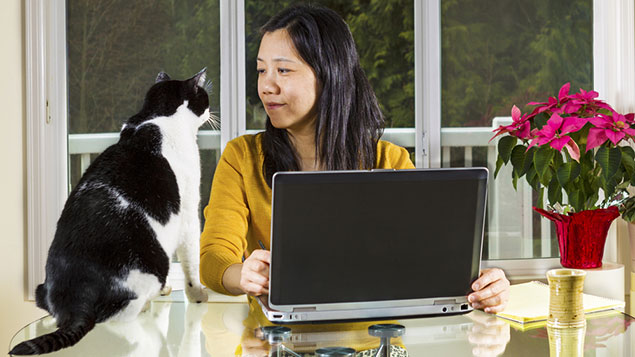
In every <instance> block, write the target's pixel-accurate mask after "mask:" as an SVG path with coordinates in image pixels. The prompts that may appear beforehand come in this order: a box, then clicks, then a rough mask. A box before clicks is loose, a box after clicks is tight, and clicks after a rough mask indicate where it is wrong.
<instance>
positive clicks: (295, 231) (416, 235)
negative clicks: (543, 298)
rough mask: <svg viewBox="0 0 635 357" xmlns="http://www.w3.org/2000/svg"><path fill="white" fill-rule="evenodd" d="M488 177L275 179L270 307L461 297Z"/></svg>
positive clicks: (414, 173)
mask: <svg viewBox="0 0 635 357" xmlns="http://www.w3.org/2000/svg"><path fill="white" fill-rule="evenodd" d="M487 175H488V173H487V170H486V169H484V168H474V169H429V170H425V169H414V170H399V171H392V170H391V171H340V172H313V173H310V172H294V173H278V174H276V175H275V176H274V190H273V204H272V213H273V214H272V235H271V249H272V264H271V272H270V277H271V280H270V299H271V300H270V301H271V303H273V304H274V305H305V304H309V305H312V304H324V303H348V302H368V301H382V300H403V299H421V298H435V297H451V296H464V295H467V294H468V293H469V292H470V284H471V282H472V281H474V280H475V279H476V278H477V275H478V270H479V264H480V254H481V245H482V236H483V222H484V214H485V213H484V211H485V197H486V191H487Z"/></svg>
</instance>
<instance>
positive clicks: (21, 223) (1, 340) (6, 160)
mask: <svg viewBox="0 0 635 357" xmlns="http://www.w3.org/2000/svg"><path fill="white" fill-rule="evenodd" d="M0 48H1V49H2V53H1V54H0V111H1V112H0V123H1V125H0V165H1V166H0V168H1V172H2V173H1V174H0V200H1V204H0V227H1V229H2V230H1V232H2V234H1V236H0V355H3V354H6V352H8V348H9V341H10V340H11V337H13V335H14V334H15V332H17V331H18V330H19V329H20V328H21V327H22V326H24V325H26V324H27V323H29V322H31V321H33V320H35V319H36V318H38V317H41V316H43V315H45V312H44V311H43V310H40V309H38V308H37V307H36V306H35V304H34V303H33V302H31V301H26V146H25V145H26V136H25V131H26V124H25V118H26V113H25V64H24V5H23V4H22V1H21V0H3V1H2V2H1V5H0Z"/></svg>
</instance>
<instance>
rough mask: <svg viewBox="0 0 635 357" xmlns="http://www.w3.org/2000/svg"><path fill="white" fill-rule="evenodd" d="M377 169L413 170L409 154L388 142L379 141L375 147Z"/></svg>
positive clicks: (413, 166)
mask: <svg viewBox="0 0 635 357" xmlns="http://www.w3.org/2000/svg"><path fill="white" fill-rule="evenodd" d="M377 168H381V169H397V170H401V169H414V168H415V165H413V163H412V161H411V160H410V153H409V152H408V150H406V149H404V148H402V147H401V146H398V145H395V144H393V143H390V142H388V141H380V142H379V144H378V147H377Z"/></svg>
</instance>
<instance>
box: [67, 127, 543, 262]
mask: <svg viewBox="0 0 635 357" xmlns="http://www.w3.org/2000/svg"><path fill="white" fill-rule="evenodd" d="M509 122H511V118H507V117H501V118H494V120H493V122H492V127H463V128H441V162H442V167H450V166H464V167H471V166H474V165H475V164H476V165H479V166H482V165H484V164H486V165H487V168H488V169H489V171H490V180H489V195H488V200H489V201H488V214H487V216H488V220H487V222H486V227H487V229H486V240H487V251H486V252H485V253H486V255H485V256H486V257H487V258H489V259H513V258H534V257H551V254H552V250H551V245H552V242H551V230H550V225H549V222H548V221H547V220H541V221H540V222H541V223H540V225H539V227H534V225H533V224H532V222H533V218H532V211H531V205H532V204H533V202H532V190H531V188H530V187H529V186H528V185H527V184H526V183H525V181H524V180H519V182H518V190H514V189H513V187H512V185H511V169H510V168H509V167H503V168H502V169H501V172H500V173H499V177H498V178H497V179H496V180H494V177H493V175H494V170H495V168H496V155H497V154H496V144H497V143H498V140H492V141H491V142H490V139H491V137H492V128H496V127H498V126H499V125H501V124H503V125H504V124H505V123H509ZM256 132H258V131H249V133H256ZM382 139H384V140H388V141H391V142H393V143H395V144H397V145H400V146H403V147H406V148H414V146H415V129H414V128H398V129H393V128H389V129H386V130H385V131H384V136H383V137H382ZM68 140H69V153H70V155H79V157H80V170H81V172H84V170H85V169H86V168H87V167H88V165H90V162H91V155H93V154H98V153H101V152H102V151H104V150H105V149H106V148H107V147H108V146H110V145H112V144H114V143H116V142H117V140H119V133H99V134H71V135H69V139H68ZM198 144H199V147H200V148H201V150H215V151H216V155H217V157H218V155H220V150H219V149H220V132H219V131H209V130H202V131H199V134H198ZM476 150H481V153H482V152H483V151H485V152H486V155H485V156H486V160H485V161H486V162H483V160H480V161H478V162H476V161H475V151H476ZM457 153H458V155H456V154H457ZM453 154H454V156H458V157H453ZM480 156H481V157H482V156H483V155H482V154H481V155H480ZM461 157H462V160H461ZM457 204H460V202H457ZM457 219H458V220H460V217H457ZM534 237H536V238H535V239H534Z"/></svg>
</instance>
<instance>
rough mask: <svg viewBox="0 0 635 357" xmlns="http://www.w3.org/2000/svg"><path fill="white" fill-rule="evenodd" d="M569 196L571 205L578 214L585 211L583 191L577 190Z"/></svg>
mask: <svg viewBox="0 0 635 357" xmlns="http://www.w3.org/2000/svg"><path fill="white" fill-rule="evenodd" d="M568 195H569V204H570V205H571V206H573V208H574V209H575V211H576V212H580V211H582V210H583V209H584V194H583V193H582V191H581V190H575V191H573V192H571V193H569V194H568Z"/></svg>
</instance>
